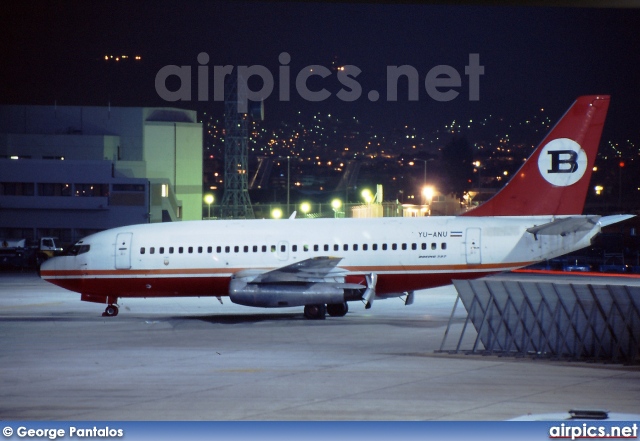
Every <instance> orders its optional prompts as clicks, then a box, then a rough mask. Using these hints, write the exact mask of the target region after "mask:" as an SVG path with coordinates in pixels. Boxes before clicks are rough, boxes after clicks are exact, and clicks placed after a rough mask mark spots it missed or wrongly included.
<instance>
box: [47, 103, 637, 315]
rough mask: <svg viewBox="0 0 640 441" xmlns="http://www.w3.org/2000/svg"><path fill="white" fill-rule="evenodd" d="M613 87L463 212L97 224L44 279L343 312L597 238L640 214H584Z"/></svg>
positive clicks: (115, 292) (117, 291) (90, 296)
mask: <svg viewBox="0 0 640 441" xmlns="http://www.w3.org/2000/svg"><path fill="white" fill-rule="evenodd" d="M608 107H609V97H608V96H582V97H580V98H578V99H577V100H576V102H575V103H574V104H573V105H572V106H571V108H570V109H569V110H568V111H567V113H565V115H564V116H563V117H562V119H561V120H560V121H559V122H558V123H557V124H556V126H555V127H554V128H553V129H552V130H551V131H550V132H549V134H548V135H547V136H546V137H545V138H544V140H543V141H542V143H541V144H540V145H539V146H538V148H537V149H536V150H535V151H534V152H533V154H532V155H531V157H530V158H529V159H528V160H527V161H526V162H525V163H524V165H523V166H522V168H521V169H520V170H519V171H518V173H517V174H516V175H514V177H513V178H512V179H511V181H510V182H509V183H508V184H507V185H506V186H505V187H504V188H503V189H502V190H501V191H500V192H498V193H497V194H496V195H495V196H494V197H493V198H491V199H490V200H489V201H487V202H486V203H485V204H483V205H480V206H479V207H477V208H475V209H473V210H471V211H469V212H467V213H465V214H464V215H461V216H447V217H419V218H373V219H315V220H296V219H288V220H270V219H264V220H218V221H192V222H174V223H162V224H144V225H132V226H127V227H121V228H115V229H111V230H107V231H103V232H100V233H96V234H93V235H91V236H88V237H86V238H84V239H82V240H80V241H79V242H78V243H77V244H75V245H74V246H73V247H72V248H71V249H70V250H69V252H68V253H67V254H66V255H64V256H59V257H54V258H52V259H50V260H48V261H46V262H45V263H44V264H43V265H42V267H41V272H40V273H41V276H42V278H43V279H44V280H46V281H48V282H51V283H54V284H56V285H59V286H61V287H63V288H67V289H69V290H72V291H76V292H78V293H80V294H81V300H84V301H88V302H96V303H103V304H106V305H107V307H106V310H105V312H104V314H103V315H105V316H116V315H117V314H118V305H117V301H118V299H119V298H126V297H170V296H176V297H186V296H213V297H218V299H219V300H220V301H222V300H221V297H223V296H228V297H229V298H230V300H231V301H232V302H233V303H237V304H240V305H246V306H256V307H263V308H278V307H291V306H304V314H305V316H306V317H307V318H312V319H323V318H325V316H326V314H327V313H328V314H329V315H331V316H344V315H345V314H346V313H347V311H348V303H347V302H350V301H362V302H363V303H364V305H365V308H370V307H371V305H372V303H373V301H374V299H383V298H389V297H400V298H402V299H403V300H404V301H405V303H406V304H411V303H412V301H413V297H414V291H416V290H421V289H425V288H432V287H436V286H441V285H446V284H449V283H451V281H452V279H472V278H479V277H482V276H485V275H488V274H491V273H496V272H500V271H509V270H512V269H516V268H521V267H524V266H527V265H530V264H532V263H535V262H539V261H542V260H544V259H551V258H554V257H557V256H560V255H563V254H566V253H569V252H572V251H575V250H579V249H581V248H584V247H587V246H589V244H590V243H591V240H592V239H593V238H594V236H596V235H597V234H598V233H599V232H600V230H601V228H602V227H604V226H607V225H610V224H613V223H616V222H620V221H622V220H625V219H628V218H630V217H632V216H628V215H616V216H607V217H601V216H597V215H582V210H583V207H584V201H585V198H586V194H587V190H588V187H589V179H590V176H591V171H592V169H593V165H594V161H595V158H596V153H597V150H598V144H599V142H600V136H601V134H602V127H603V125H604V121H605V116H606V113H607V109H608Z"/></svg>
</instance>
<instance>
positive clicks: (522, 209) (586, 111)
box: [464, 95, 610, 216]
mask: <svg viewBox="0 0 640 441" xmlns="http://www.w3.org/2000/svg"><path fill="white" fill-rule="evenodd" d="M609 99H610V97H609V96H607V95H590V96H581V97H579V98H578V99H577V100H576V101H575V102H574V103H573V105H572V106H571V107H570V108H569V110H568V111H567V112H566V113H565V114H564V116H563V117H562V118H561V119H560V121H559V122H558V123H557V124H556V125H555V127H554V128H553V129H552V130H551V131H550V132H549V134H548V135H547V136H546V137H545V138H544V139H543V140H542V142H541V143H540V145H539V146H538V148H536V149H535V151H534V152H533V154H532V155H531V156H530V157H529V159H527V161H526V162H525V163H524V165H523V166H522V168H520V170H519V171H518V173H517V174H516V175H514V176H513V178H512V179H511V180H510V181H509V183H508V184H507V185H506V186H505V187H504V188H503V189H502V190H500V191H499V192H498V193H497V194H496V195H495V196H493V197H492V198H491V199H489V200H488V201H487V202H485V203H484V204H482V205H480V206H479V207H477V208H475V209H473V210H471V211H468V212H467V213H465V214H464V216H538V215H571V214H582V210H583V208H584V201H585V198H586V196H587V191H588V189H589V180H590V178H591V172H592V170H593V164H594V162H595V159H596V154H597V152H598V146H599V144H600V136H601V135H602V127H603V126H604V120H605V118H606V115H607V109H608V108H609Z"/></svg>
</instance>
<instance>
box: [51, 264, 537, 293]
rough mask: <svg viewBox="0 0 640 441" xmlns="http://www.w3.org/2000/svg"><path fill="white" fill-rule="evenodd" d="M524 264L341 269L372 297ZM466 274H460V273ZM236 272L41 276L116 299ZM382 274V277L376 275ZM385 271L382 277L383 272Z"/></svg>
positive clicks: (206, 286) (210, 285)
mask: <svg viewBox="0 0 640 441" xmlns="http://www.w3.org/2000/svg"><path fill="white" fill-rule="evenodd" d="M526 264H527V263H526V262H525V263H515V264H508V265H504V264H502V265H498V264H488V265H472V266H471V265H437V266H428V267H427V266H390V267H375V268H367V267H353V268H345V269H347V270H349V271H350V272H351V274H349V275H348V276H347V277H346V279H347V282H349V283H361V284H362V285H363V287H364V286H365V284H366V283H365V281H364V276H363V274H365V273H371V272H375V273H377V274H378V281H377V284H376V293H377V294H378V295H382V296H383V295H387V294H396V293H401V292H406V291H416V290H420V289H427V288H433V287H437V286H443V285H448V284H450V283H451V280H452V279H475V278H480V277H484V276H486V275H488V274H493V273H496V272H500V271H504V270H506V269H511V268H517V267H521V266H524V265H526ZM465 270H466V271H465ZM237 271H240V269H237V268H235V269H188V270H93V271H82V270H80V271H78V270H57V271H55V270H51V271H43V272H42V277H43V278H44V279H45V280H47V281H48V282H50V283H53V284H55V285H58V286H60V287H62V288H66V289H69V290H71V291H75V292H80V293H83V294H92V295H101V296H117V297H193V296H196V297H198V296H227V295H228V294H229V281H230V277H229V276H228V274H230V273H235V272H237ZM381 272H382V274H381ZM385 272H386V273H385Z"/></svg>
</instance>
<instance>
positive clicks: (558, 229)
mask: <svg viewBox="0 0 640 441" xmlns="http://www.w3.org/2000/svg"><path fill="white" fill-rule="evenodd" d="M599 220H600V216H578V217H565V218H561V219H556V220H554V221H553V222H549V223H546V224H542V225H537V226H535V227H531V228H527V231H528V232H529V233H531V234H533V235H534V236H565V235H567V234H570V233H577V232H579V231H590V230H591V229H592V228H593V227H594V226H595V225H596V224H597V223H598V221H599Z"/></svg>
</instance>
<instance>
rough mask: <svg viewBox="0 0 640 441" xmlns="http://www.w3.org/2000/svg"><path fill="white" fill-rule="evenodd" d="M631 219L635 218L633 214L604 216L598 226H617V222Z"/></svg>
mask: <svg viewBox="0 0 640 441" xmlns="http://www.w3.org/2000/svg"><path fill="white" fill-rule="evenodd" d="M632 217H636V216H635V215H634V214H616V215H613V216H604V217H603V218H601V219H600V222H599V224H600V226H601V227H606V226H608V225H613V224H617V223H618V222H622V221H626V220H627V219H631V218H632Z"/></svg>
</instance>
